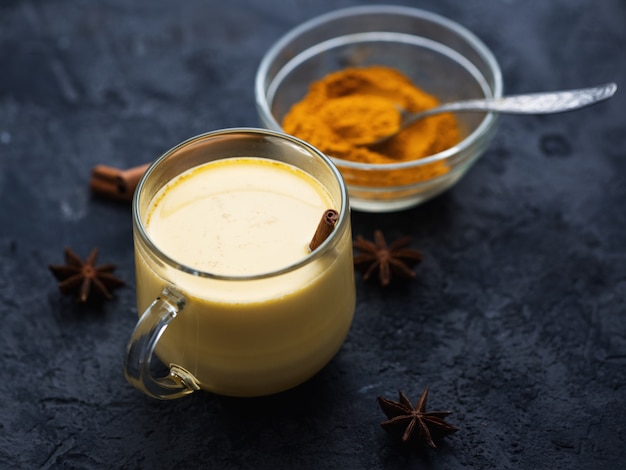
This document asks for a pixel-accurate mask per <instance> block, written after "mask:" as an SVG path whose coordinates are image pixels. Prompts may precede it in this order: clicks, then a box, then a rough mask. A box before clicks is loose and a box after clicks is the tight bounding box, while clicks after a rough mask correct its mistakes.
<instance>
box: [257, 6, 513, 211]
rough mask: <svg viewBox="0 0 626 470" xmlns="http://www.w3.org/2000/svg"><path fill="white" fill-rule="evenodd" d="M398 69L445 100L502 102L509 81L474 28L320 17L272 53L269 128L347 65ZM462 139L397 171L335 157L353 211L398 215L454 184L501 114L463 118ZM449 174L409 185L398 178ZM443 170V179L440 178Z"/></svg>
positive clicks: (266, 101)
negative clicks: (433, 168)
mask: <svg viewBox="0 0 626 470" xmlns="http://www.w3.org/2000/svg"><path fill="white" fill-rule="evenodd" d="M368 65H382V66H388V67H392V68H395V69H397V70H399V71H400V72H402V73H404V74H405V75H406V76H408V77H409V78H410V79H411V81H412V82H413V83H414V84H415V85H417V86H418V87H420V88H421V89H423V90H424V91H426V92H427V93H429V94H432V95H434V96H435V97H437V98H438V99H439V101H440V102H442V103H443V102H448V101H456V100H462V99H474V98H482V97H495V98H498V97H501V96H502V74H501V71H500V67H499V65H498V63H497V61H496V59H495V58H494V56H493V54H492V53H491V52H490V50H489V49H488V48H487V46H485V45H484V44H483V42H482V41H481V40H480V39H478V38H477V37H476V36H475V35H474V34H473V33H472V32H470V31H469V30H467V29H466V28H465V27H463V26H461V25H459V24H457V23H455V22H453V21H451V20H449V19H447V18H444V17H442V16H439V15H436V14H433V13H430V12H426V11H423V10H419V9H416V8H410V7H401V6H383V5H379V6H361V7H352V8H345V9H341V10H336V11H333V12H330V13H327V14H324V15H322V16H318V17H316V18H313V19H311V20H309V21H307V22H305V23H303V24H301V25H300V26H298V27H296V28H294V29H293V30H291V31H289V32H288V33H287V34H285V35H284V36H283V37H282V38H281V39H279V40H278V41H277V42H276V43H275V44H274V45H273V46H272V47H271V48H270V50H269V51H268V52H267V53H266V54H265V56H264V57H263V59H262V61H261V63H260V65H259V68H258V70H257V74H256V79H255V99H256V106H257V111H258V113H259V117H260V119H261V122H262V124H263V125H264V126H265V127H267V128H269V129H272V130H275V131H282V132H284V130H283V129H282V127H281V124H280V123H281V122H282V119H283V117H284V116H285V114H287V112H288V111H289V110H290V109H291V107H292V105H294V104H295V103H297V102H298V101H300V100H301V99H302V98H303V97H304V96H305V94H306V93H307V92H308V89H309V86H310V84H311V83H312V82H314V81H316V80H319V79H321V78H323V77H324V76H326V75H328V74H329V73H331V72H335V71H338V70H341V69H344V68H346V67H359V66H368ZM456 118H457V121H458V123H459V130H460V133H461V141H460V142H459V143H458V144H456V145H454V146H453V147H451V148H448V149H447V150H444V151H442V152H439V153H436V154H433V155H430V156H427V157H425V158H420V159H417V160H411V161H405V162H400V163H392V164H371V163H358V162H353V161H348V160H343V159H339V158H335V157H334V156H333V155H328V156H329V157H330V158H331V160H332V161H333V163H334V164H335V165H336V166H337V168H338V169H339V171H340V172H341V174H342V176H343V178H344V179H345V181H346V185H347V187H348V193H349V196H350V205H351V207H352V208H354V209H357V210H362V211H368V212H389V211H395V210H401V209H406V208H409V207H412V206H416V205H418V204H420V203H422V202H424V201H427V200H428V199H431V198H433V197H434V196H436V195H438V194H440V193H442V192H443V191H445V190H447V189H448V188H450V187H451V186H453V185H454V184H455V183H456V182H457V181H458V180H459V179H460V178H461V177H462V176H463V175H464V174H465V173H466V172H467V170H468V169H469V168H470V167H471V165H472V164H473V163H474V162H475V161H476V160H477V159H478V158H479V156H480V155H481V154H482V153H483V152H484V150H485V149H486V148H487V146H488V145H489V143H490V142H491V140H492V138H493V135H494V133H495V129H496V121H497V116H496V114H494V113H478V112H471V113H457V115H456ZM429 165H430V166H441V165H444V166H445V172H443V174H441V172H439V173H440V174H439V175H438V176H434V177H432V178H430V179H426V180H424V179H422V180H420V181H414V182H411V183H409V184H392V185H389V182H390V181H392V180H393V178H394V175H398V174H403V175H408V174H409V173H410V172H418V171H420V172H422V173H421V174H424V173H423V171H428V169H429ZM434 173H437V172H434Z"/></svg>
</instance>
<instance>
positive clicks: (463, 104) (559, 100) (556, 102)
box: [425, 83, 617, 114]
mask: <svg viewBox="0 0 626 470" xmlns="http://www.w3.org/2000/svg"><path fill="white" fill-rule="evenodd" d="M616 90H617V85H616V84H615V83H606V84H604V85H600V86H595V87H591V88H581V89H577V90H566V91H556V92H546V93H530V94H525V95H511V96H506V97H504V98H492V99H481V100H466V101H458V102H456V103H449V104H443V105H441V106H439V107H438V108H437V112H442V111H498V112H505V113H514V114H548V113H559V112H563V111H571V110H573V109H578V108H582V107H584V106H589V105H590V104H593V103H597V102H598V101H602V100H606V99H608V98H610V97H611V96H613V94H615V91H616ZM433 111H434V109H433ZM425 113H428V111H425Z"/></svg>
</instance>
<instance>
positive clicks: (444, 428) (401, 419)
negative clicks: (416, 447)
mask: <svg viewBox="0 0 626 470" xmlns="http://www.w3.org/2000/svg"><path fill="white" fill-rule="evenodd" d="M399 395H400V401H398V402H395V401H391V400H388V399H386V398H383V397H378V404H379V405H380V408H381V409H382V410H383V413H385V414H386V415H387V418H389V419H388V420H387V421H383V422H382V423H381V426H382V427H383V429H385V430H386V431H388V432H391V433H398V434H401V435H402V442H408V441H409V439H411V438H412V437H414V438H416V439H417V440H418V441H419V442H422V443H424V442H425V443H426V444H428V445H429V446H430V447H432V448H436V447H437V446H436V445H435V441H436V440H438V439H441V438H443V437H446V436H448V435H450V434H453V433H455V432H457V431H458V430H459V428H457V427H456V426H453V425H451V424H449V423H447V422H446V421H445V420H444V418H445V417H446V416H448V415H449V414H451V413H452V412H451V411H428V412H427V411H426V399H427V397H428V388H427V389H426V390H424V393H422V396H421V397H420V399H419V401H418V402H417V405H415V408H413V407H412V406H411V402H410V401H409V399H408V398H407V396H406V395H405V394H404V393H403V392H402V391H399Z"/></svg>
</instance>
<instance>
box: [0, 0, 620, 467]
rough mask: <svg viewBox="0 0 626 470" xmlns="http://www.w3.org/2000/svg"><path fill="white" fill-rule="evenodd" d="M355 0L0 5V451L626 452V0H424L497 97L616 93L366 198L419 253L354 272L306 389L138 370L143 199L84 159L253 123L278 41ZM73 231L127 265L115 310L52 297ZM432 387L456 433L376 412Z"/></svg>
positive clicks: (360, 216) (230, 459)
mask: <svg viewBox="0 0 626 470" xmlns="http://www.w3.org/2000/svg"><path fill="white" fill-rule="evenodd" d="M357 3H358V2H356V1H350V0H338V1H332V2H331V1H330V0H324V1H322V0H316V1H302V2H295V1H293V2H287V1H285V2H283V1H281V0H272V1H270V0H242V1H231V2H222V1H214V0H202V1H201V0H188V1H183V2H171V1H166V0H152V1H146V2H128V1H125V0H103V1H98V2H89V1H81V0H48V1H45V2H40V1H36V0H3V1H2V2H1V3H0V197H1V199H0V200H1V201H2V202H1V207H0V302H1V305H2V307H1V312H2V322H1V327H0V354H1V358H2V363H1V368H0V374H1V375H0V377H1V380H0V397H1V399H0V468H3V469H4V468H7V469H9V468H26V469H32V468H81V469H82V468H146V469H154V468H220V469H222V468H268V469H275V468H314V469H319V468H363V469H366V468H372V469H373V468H442V469H456V468H498V469H506V468H524V469H536V468H568V469H576V468H580V469H590V468H624V467H623V466H624V462H625V461H626V446H625V445H624V443H625V442H626V409H625V406H626V314H625V310H626V114H625V112H624V109H626V53H625V52H624V51H626V27H625V25H626V3H624V2H623V1H622V0H605V1H602V2H596V1H592V0H555V1H550V2H532V4H529V3H528V2H522V1H515V0H506V1H505V0H502V1H498V2H474V1H464V2H461V1H458V2H457V1H453V0H447V1H435V0H431V1H426V0H425V1H422V2H420V7H421V8H424V9H430V10H432V11H433V12H436V13H440V14H443V15H445V16H448V17H450V18H452V19H454V20H457V21H459V22H460V23H462V24H464V25H465V26H467V27H469V28H470V29H471V30H473V31H474V32H475V33H476V34H477V35H478V36H479V37H481V38H482V39H483V40H484V41H485V42H486V43H487V44H488V45H489V46H490V47H491V48H492V49H493V51H494V54H495V56H496V57H497V59H498V60H499V61H500V63H501V66H502V70H503V75H504V82H505V91H506V92H508V93H521V92H532V91H539V90H555V89H566V88H577V87H582V86H590V85H594V84H599V83H603V82H608V81H615V82H617V83H618V86H619V87H621V89H620V90H618V93H617V95H616V96H615V97H614V98H613V99H612V100H610V101H608V102H606V103H603V104H600V105H597V106H594V107H591V108H587V109H584V110H580V111H577V112H574V113H569V114H562V115H558V116H541V117H537V116H533V117H519V116H518V117H511V116H503V117H502V118H501V120H500V127H499V130H498V134H497V136H496V138H495V140H494V142H493V144H492V145H491V146H490V148H489V149H488V151H487V152H486V154H485V155H484V156H483V158H482V159H481V160H480V161H479V162H478V163H477V164H476V165H475V166H474V167H473V168H472V170H471V171H470V172H469V174H468V175H467V176H466V177H465V178H464V179H463V180H462V181H461V182H460V183H459V184H458V185H457V186H456V187H455V188H454V189H453V190H451V191H449V192H448V193H446V194H444V195H442V196H441V197H439V198H437V199H435V200H433V201H431V202H429V203H427V204H424V205H423V206H420V207H417V208H415V209H411V210H408V211H404V212H398V213H393V214H378V215H375V214H366V213H359V212H353V215H352V220H353V228H354V234H355V235H356V234H362V235H364V236H366V237H371V236H372V234H373V231H374V230H375V229H377V228H382V229H384V231H385V233H386V234H387V236H388V238H389V239H392V238H396V237H399V236H402V235H410V236H411V237H412V244H413V246H414V247H415V248H419V249H421V250H423V252H424V261H423V262H422V264H421V265H419V266H418V267H417V268H416V272H417V277H416V279H415V280H413V281H411V282H409V283H407V284H397V285H395V286H391V287H390V288H388V289H381V288H379V287H378V286H377V284H375V283H365V282H364V281H363V279H362V278H361V277H360V276H357V281H356V282H357V289H358V304H357V309H356V316H355V320H354V324H353V328H352V330H351V332H350V334H349V337H348V339H347V341H346V343H345V345H344V347H343V348H342V350H341V351H340V353H339V354H338V355H337V356H336V358H335V359H334V360H333V361H332V363H331V364H330V365H328V366H327V367H326V368H325V369H324V370H323V371H322V372H321V373H319V374H318V375H317V376H316V377H314V378H313V379H312V380H310V381H309V382H307V383H305V384H304V385H302V386H300V387H298V388H296V389H294V390H291V391H289V392H286V393H283V394H280V395H277V396H272V397H265V398H258V399H235V398H225V397H220V396H214V395H212V394H209V393H197V394H194V395H192V396H190V397H187V398H185V399H181V400H178V401H173V402H161V401H156V400H152V399H149V398H147V397H145V396H144V395H142V394H141V393H139V392H138V391H136V390H135V389H134V388H132V387H131V386H130V385H129V384H128V383H127V382H126V381H125V379H124V377H123V373H122V361H123V355H124V350H125V346H126V342H127V340H128V338H129V335H130V332H131V331H132V328H133V326H134V324H135V321H136V316H137V312H136V308H135V305H134V303H135V300H134V267H133V244H132V239H131V220H130V208H129V206H128V205H127V204H118V203H112V202H110V201H107V200H103V199H99V198H96V197H93V196H92V195H91V194H90V192H89V190H88V186H87V182H88V179H89V174H90V170H91V168H92V167H93V166H95V165H96V164H99V163H105V164H108V165H113V166H117V167H131V166H134V165H138V164H140V163H144V162H148V161H150V160H152V159H154V158H155V157H156V156H158V155H159V154H161V153H162V152H163V151H165V150H166V149H168V148H170V147H172V146H173V145H174V144H176V143H178V142H179V141H182V140H184V139H186V138H188V137H191V136H192V135H195V134H198V133H201V132H204V131H207V130H213V129H218V128H224V127H233V126H257V125H259V122H258V119H257V116H256V111H255V105H254V96H253V79H254V75H255V71H256V67H257V65H258V63H259V60H260V58H261V57H262V55H263V53H264V52H265V51H266V50H267V49H268V47H269V46H270V45H271V44H272V43H273V42H274V41H276V40H277V39H278V38H279V37H280V36H281V35H282V34H284V33H285V32H286V31H287V30H289V29H291V28H292V27H294V26H295V25H297V24H298V23H300V22H302V21H304V20H307V19H309V18H311V17H313V16H316V15H318V14H321V13H323V12H326V11H328V10H330V9H334V8H339V7H344V6H349V5H354V4H357ZM368 3H369V2H368ZM398 3H404V4H407V5H409V4H413V3H414V2H410V1H404V2H398ZM65 246H71V247H72V248H73V249H74V250H75V251H76V252H77V253H78V254H79V255H81V256H83V257H84V256H86V255H87V254H88V253H89V251H90V250H91V248H92V247H94V246H99V247H100V249H101V256H100V260H101V261H102V262H112V263H116V264H117V265H118V269H117V271H116V273H117V274H118V275H119V276H120V277H122V278H124V279H125V280H126V281H127V283H128V286H127V287H125V288H123V289H120V290H117V291H116V293H115V297H114V299H113V301H111V302H108V303H105V304H102V305H101V306H94V305H89V306H84V307H81V306H80V305H77V304H76V303H75V302H74V300H73V299H72V298H69V297H63V296H61V295H60V293H59V291H58V290H57V287H56V284H55V280H54V279H53V277H52V276H51V274H50V272H49V271H48V269H47V266H48V264H59V263H61V262H62V261H63V249H64V247H65ZM426 387H430V396H429V408H432V409H449V410H451V411H453V414H452V415H451V416H450V417H449V418H448V421H449V422H451V423H453V424H455V425H457V426H458V427H459V428H460V431H459V432H458V433H456V434H454V435H453V436H451V437H449V438H447V439H446V440H445V441H443V442H442V443H441V445H440V446H439V448H438V449H436V450H433V451H427V452H415V451H412V450H409V449H406V448H403V447H402V446H400V445H398V443H396V441H394V440H393V439H392V438H391V436H390V435H388V434H387V433H385V432H384V431H383V430H382V429H381V427H380V425H379V423H380V422H381V421H382V420H383V419H384V416H383V414H382V412H381V411H380V409H379V408H378V405H377V402H376V397H377V396H378V395H382V396H386V397H388V398H392V399H395V398H396V397H397V391H398V389H402V390H404V391H405V392H406V393H407V394H409V395H410V396H411V398H412V399H414V400H416V399H417V397H418V396H419V395H420V393H421V392H422V390H423V389H424V388H426Z"/></svg>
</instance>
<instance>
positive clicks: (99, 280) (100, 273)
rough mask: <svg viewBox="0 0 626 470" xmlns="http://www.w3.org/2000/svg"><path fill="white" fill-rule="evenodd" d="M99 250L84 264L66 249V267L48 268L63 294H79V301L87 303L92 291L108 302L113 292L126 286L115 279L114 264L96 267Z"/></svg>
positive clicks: (94, 250)
mask: <svg viewBox="0 0 626 470" xmlns="http://www.w3.org/2000/svg"><path fill="white" fill-rule="evenodd" d="M97 258H98V248H94V249H93V250H91V253H90V254H89V256H88V257H87V259H86V260H85V261H84V262H83V261H82V260H81V259H80V258H79V257H78V255H77V254H76V253H74V252H73V251H72V250H71V249H70V248H66V249H65V263H66V264H65V265H58V266H57V265H50V266H48V268H49V269H50V271H51V272H52V274H53V275H54V277H55V278H57V280H58V281H59V290H60V291H61V293H62V294H64V295H65V294H70V293H73V292H77V293H78V297H77V300H78V301H79V302H86V301H87V299H88V298H89V294H90V293H91V292H92V290H93V291H94V292H95V293H97V294H98V295H99V296H100V297H104V298H105V299H107V300H110V299H111V298H112V295H111V290H112V289H115V288H117V287H121V286H123V285H124V281H122V280H121V279H118V278H117V277H115V276H114V275H113V274H112V272H113V271H114V270H115V267H116V266H115V265H114V264H103V265H102V266H98V267H96V259H97Z"/></svg>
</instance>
